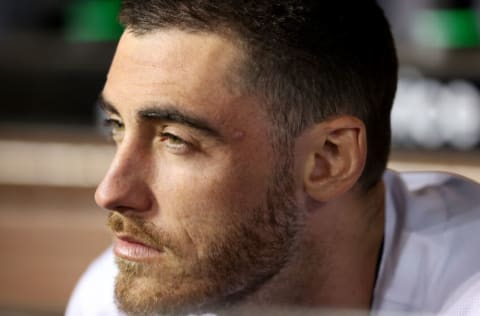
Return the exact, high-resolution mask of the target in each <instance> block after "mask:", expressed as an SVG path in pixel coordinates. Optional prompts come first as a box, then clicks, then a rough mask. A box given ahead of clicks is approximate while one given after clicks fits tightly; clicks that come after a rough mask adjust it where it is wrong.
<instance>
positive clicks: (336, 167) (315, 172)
mask: <svg viewBox="0 0 480 316" xmlns="http://www.w3.org/2000/svg"><path fill="white" fill-rule="evenodd" d="M304 136H305V137H306V139H304V140H303V141H302V143H303V146H306V148H305V149H306V152H307V158H306V160H305V164H304V173H303V174H304V179H303V182H304V189H305V191H306V193H307V194H308V195H309V196H310V197H311V198H313V199H314V200H317V201H319V202H328V201H330V200H333V199H335V198H336V197H338V196H340V195H342V194H344V193H346V192H347V191H349V190H350V189H351V188H353V187H354V186H355V184H356V183H357V181H358V179H359V178H360V175H361V174H362V171H363V168H364V165H365V160H366V154H367V144H366V130H365V125H364V124H363V122H362V121H360V120H359V119H358V118H355V117H351V116H340V117H336V118H333V119H330V120H327V121H324V122H321V123H319V124H317V125H315V126H314V127H313V128H312V129H310V130H309V131H308V133H307V134H306V135H304Z"/></svg>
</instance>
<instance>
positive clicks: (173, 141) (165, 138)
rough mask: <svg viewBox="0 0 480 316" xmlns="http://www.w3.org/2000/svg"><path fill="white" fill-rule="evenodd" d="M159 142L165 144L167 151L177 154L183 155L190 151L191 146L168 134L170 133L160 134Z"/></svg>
mask: <svg viewBox="0 0 480 316" xmlns="http://www.w3.org/2000/svg"><path fill="white" fill-rule="evenodd" d="M160 140H161V141H162V143H164V144H165V146H167V147H168V148H169V149H172V150H174V151H176V152H178V153H181V154H184V153H187V152H188V150H190V149H191V144H190V143H189V142H187V141H185V140H183V139H182V138H180V137H178V136H176V135H173V134H170V133H162V134H160Z"/></svg>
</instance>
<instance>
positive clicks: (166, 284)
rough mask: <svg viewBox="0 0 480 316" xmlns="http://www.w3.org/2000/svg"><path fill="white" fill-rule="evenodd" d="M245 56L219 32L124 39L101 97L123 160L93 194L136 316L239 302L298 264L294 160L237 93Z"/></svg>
mask: <svg viewBox="0 0 480 316" xmlns="http://www.w3.org/2000/svg"><path fill="white" fill-rule="evenodd" d="M240 61H241V56H240V54H239V52H238V50H237V49H236V47H235V46H234V45H232V44H231V42H229V41H227V40H225V39H223V38H221V37H219V36H215V35H212V34H198V33H196V34H193V33H186V32H182V31H176V30H162V31H157V32H154V33H151V34H147V35H142V36H137V35H133V34H132V33H129V32H126V33H125V34H124V36H123V37H122V39H121V41H120V43H119V46H118V49H117V52H116V55H115V58H114V60H113V63H112V66H111V69H110V72H109V75H108V80H107V83H106V85H105V88H104V91H103V99H104V105H105V108H106V110H107V115H108V117H109V120H108V121H109V122H111V123H112V124H113V125H114V126H113V127H114V128H113V138H114V140H115V141H116V143H117V153H116V156H115V158H114V160H113V162H112V165H111V167H110V169H109V171H108V173H107V175H106V176H105V178H104V180H103V181H102V183H101V184H100V186H99V188H98V190H97V192H96V201H97V203H98V204H99V205H100V206H102V207H104V208H106V209H109V210H111V211H112V212H111V213H110V217H109V226H110V227H111V229H112V231H113V233H114V236H115V237H114V251H115V254H116V256H117V263H118V266H119V269H120V272H119V275H118V277H117V281H116V289H115V292H116V298H117V301H118V304H119V306H120V308H122V309H124V310H125V311H127V312H131V313H146V314H148V313H153V312H162V313H169V312H172V313H177V312H185V311H191V310H197V309H204V308H208V307H212V306H215V305H217V304H218V305H223V304H228V303H231V302H233V301H235V300H237V299H241V298H243V297H244V296H245V295H247V294H249V293H250V292H252V291H254V290H255V289H256V288H257V287H258V286H260V285H261V284H262V283H263V282H265V281H266V280H268V279H269V278H270V277H271V276H273V275H275V274H277V273H278V272H279V270H280V269H281V268H282V267H283V266H284V265H285V263H286V262H287V261H288V260H289V259H290V256H291V253H292V252H293V251H294V250H293V248H294V247H295V244H296V243H295V235H296V231H297V229H298V227H299V226H300V225H301V224H302V221H301V220H300V217H299V212H298V211H297V209H296V207H295V202H294V198H293V196H294V183H293V180H292V176H291V168H292V164H291V162H290V159H289V157H288V156H289V155H288V153H286V154H285V155H284V156H285V157H281V158H280V157H275V156H274V153H273V151H272V143H271V140H270V138H269V136H268V135H269V129H270V128H271V125H270V123H269V121H268V119H267V117H266V114H265V113H264V111H263V110H262V106H261V105H260V104H259V103H258V102H259V101H258V99H257V98H255V96H252V95H245V94H243V93H242V89H237V88H235V81H236V80H235V70H236V69H237V68H238V64H239V63H240Z"/></svg>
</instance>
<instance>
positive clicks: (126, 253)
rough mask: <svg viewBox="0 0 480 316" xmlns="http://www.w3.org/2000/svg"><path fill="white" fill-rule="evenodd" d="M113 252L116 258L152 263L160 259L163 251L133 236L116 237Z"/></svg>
mask: <svg viewBox="0 0 480 316" xmlns="http://www.w3.org/2000/svg"><path fill="white" fill-rule="evenodd" d="M113 251H114V253H115V255H116V256H118V257H121V258H123V259H126V260H131V261H139V262H142V261H150V260H154V259H156V258H158V257H160V256H161V255H162V254H163V251H162V250H159V249H157V248H154V247H152V246H149V245H147V244H145V243H144V242H142V241H139V240H137V239H135V238H134V237H131V236H116V238H115V242H114V248H113Z"/></svg>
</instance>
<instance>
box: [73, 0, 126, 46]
mask: <svg viewBox="0 0 480 316" xmlns="http://www.w3.org/2000/svg"><path fill="white" fill-rule="evenodd" d="M119 10H120V0H83V1H80V0H77V1H75V2H74V3H73V4H72V5H71V6H70V7H69V9H68V10H67V19H66V21H67V23H66V36H67V38H68V39H69V40H73V41H89V42H92V41H95V42H97V41H115V40H117V39H118V38H119V37H120V35H121V34H122V31H123V28H122V26H121V25H120V24H119V23H118V19H117V16H118V12H119Z"/></svg>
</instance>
